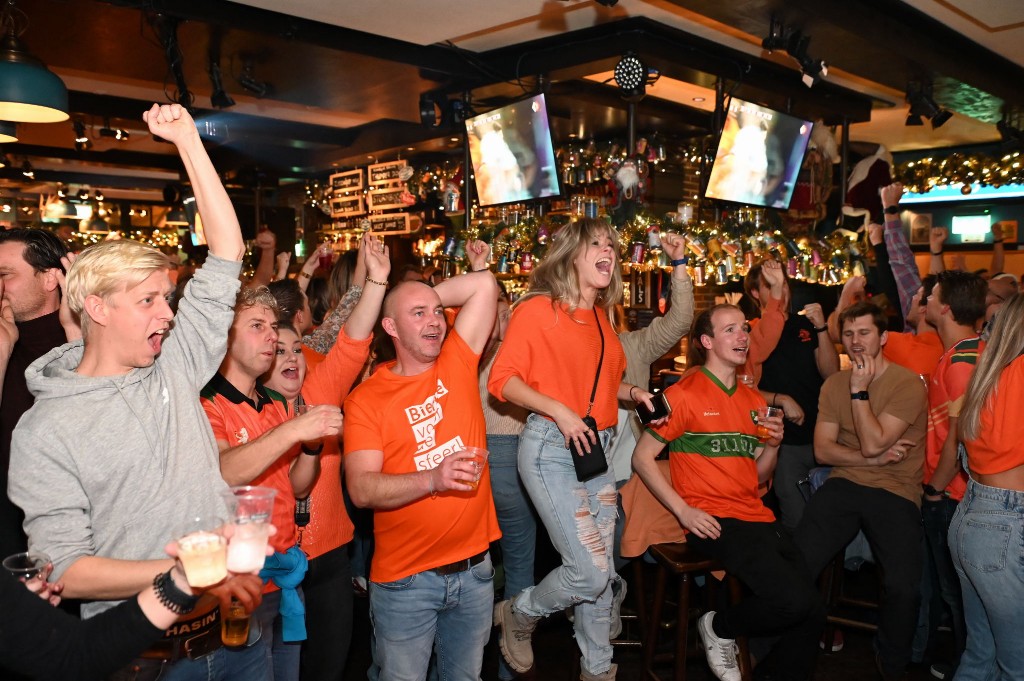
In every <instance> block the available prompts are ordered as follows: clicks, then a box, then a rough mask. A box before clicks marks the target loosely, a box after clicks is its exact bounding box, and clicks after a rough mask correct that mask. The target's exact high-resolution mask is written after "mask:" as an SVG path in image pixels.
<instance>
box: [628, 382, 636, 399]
mask: <svg viewBox="0 0 1024 681" xmlns="http://www.w3.org/2000/svg"><path fill="white" fill-rule="evenodd" d="M636 389H637V386H635V385H631V386H629V399H631V400H633V401H634V402H636V398H635V397H633V391H634V390H636Z"/></svg>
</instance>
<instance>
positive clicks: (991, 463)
mask: <svg viewBox="0 0 1024 681" xmlns="http://www.w3.org/2000/svg"><path fill="white" fill-rule="evenodd" d="M1022 406H1024V296H1022V295H1021V294H1017V295H1015V296H1013V297H1012V298H1010V299H1009V300H1008V301H1007V302H1006V303H1005V304H1004V306H1003V309H1002V311H1001V312H1000V313H999V315H998V316H997V317H996V323H995V326H994V327H993V330H992V335H991V337H990V339H989V342H988V345H987V346H986V348H985V352H983V353H981V358H980V359H979V360H978V365H977V367H975V369H974V373H973V374H972V375H971V380H970V383H968V384H967V393H966V395H965V396H964V405H963V408H962V409H961V410H960V439H961V441H962V442H963V443H964V445H965V447H966V449H967V457H966V462H965V467H966V468H967V469H968V472H969V473H970V476H971V477H970V480H969V481H968V483H967V492H966V493H965V494H964V498H963V500H962V501H961V502H960V505H959V506H958V507H957V509H956V515H954V516H953V521H952V523H950V526H949V548H950V552H951V553H952V555H953V564H954V566H955V567H956V571H957V575H958V576H959V577H960V586H961V590H962V593H963V601H964V619H965V620H966V622H967V648H966V650H964V653H963V655H962V656H961V658H960V666H959V667H958V668H957V672H956V678H957V679H958V680H963V681H967V680H973V679H978V680H981V679H1024V648H1021V645H1020V632H1021V629H1022V628H1024V611H1022V610H1021V607H1020V604H1021V602H1022V601H1024V562H1022V560H1021V550H1020V547H1021V546H1022V545H1024V511H1022V509H1024V449H1021V442H1022V441H1024V419H1022V418H1021V407H1022Z"/></svg>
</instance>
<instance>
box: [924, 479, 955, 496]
mask: <svg viewBox="0 0 1024 681" xmlns="http://www.w3.org/2000/svg"><path fill="white" fill-rule="evenodd" d="M921 489H923V490H924V493H925V494H927V495H928V496H930V497H948V496H949V492H948V491H946V490H944V489H943V490H937V489H935V488H934V487H932V485H931V483H927V482H926V483H924V484H923V485H921Z"/></svg>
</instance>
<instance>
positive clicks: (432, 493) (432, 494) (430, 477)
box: [427, 469, 437, 499]
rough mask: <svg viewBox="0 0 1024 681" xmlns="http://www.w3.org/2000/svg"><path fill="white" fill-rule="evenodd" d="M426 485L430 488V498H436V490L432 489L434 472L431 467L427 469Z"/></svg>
mask: <svg viewBox="0 0 1024 681" xmlns="http://www.w3.org/2000/svg"><path fill="white" fill-rule="evenodd" d="M427 486H428V487H429V488H430V498H431V499H434V498H436V497H437V492H436V491H435V490H434V473H433V470H432V469H431V470H429V471H427Z"/></svg>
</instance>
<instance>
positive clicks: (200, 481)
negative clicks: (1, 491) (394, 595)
mask: <svg viewBox="0 0 1024 681" xmlns="http://www.w3.org/2000/svg"><path fill="white" fill-rule="evenodd" d="M240 269H241V263H238V262H232V261H228V260H223V259H220V258H217V257H215V256H210V257H209V259H208V260H207V261H206V264H205V265H204V266H203V267H202V268H201V269H200V270H199V271H197V272H196V274H195V277H193V279H192V281H191V282H189V284H188V285H187V286H186V287H185V294H184V296H183V298H182V300H181V303H180V305H179V308H178V314H177V315H176V316H175V318H174V326H173V328H172V330H171V333H170V334H169V336H168V337H167V338H166V340H165V341H164V343H163V345H162V347H161V352H160V355H159V357H158V358H157V360H156V361H155V362H154V363H153V365H151V366H149V367H145V368H140V369H133V370H132V371H130V372H129V373H127V374H125V375H123V376H105V377H89V376H81V375H79V374H77V373H75V371H74V370H75V368H76V367H77V366H78V364H79V362H80V361H81V359H82V351H83V346H82V342H81V341H77V342H74V343H68V344H66V345H63V346H61V347H59V348H56V349H54V350H52V351H50V352H49V353H47V354H46V355H43V356H42V357H40V358H39V359H38V360H36V361H35V362H33V363H32V364H31V365H30V366H29V368H28V370H27V371H26V372H25V377H26V379H27V381H28V387H29V390H30V391H31V392H32V394H33V395H35V399H36V401H35V405H34V406H33V407H32V409H30V410H29V411H28V412H27V413H26V414H25V415H24V416H23V417H22V419H21V421H19V422H18V426H17V427H16V428H15V430H14V436H13V438H12V441H11V468H10V481H9V484H8V492H9V495H10V498H11V500H12V501H13V502H14V503H15V504H17V505H18V506H20V507H21V508H22V509H23V510H24V511H25V532H26V534H27V535H28V538H29V546H30V548H31V550H33V551H42V552H44V553H46V554H47V555H48V556H49V557H50V558H51V559H52V560H53V565H54V570H53V579H55V580H56V579H59V578H60V576H61V575H62V574H63V573H64V571H65V570H66V569H67V568H68V567H69V566H70V565H71V564H72V563H74V562H75V561H76V560H77V559H78V558H81V557H83V556H102V557H105V558H116V559H121V560H149V559H156V558H165V557H166V554H165V553H164V545H165V544H166V543H167V542H168V541H170V540H172V539H174V538H175V537H174V535H175V532H176V529H177V527H178V526H180V525H182V524H183V522H184V521H185V520H186V519H187V517H188V516H190V515H210V514H219V515H223V514H224V512H225V506H224V502H223V501H222V499H221V497H220V493H221V492H222V491H223V490H225V489H227V485H226V484H225V483H224V480H223V478H221V475H220V462H219V454H218V450H217V443H216V441H215V440H214V438H213V431H212V430H211V428H210V423H209V421H208V420H207V418H206V414H205V413H204V412H203V408H202V406H201V405H200V403H199V390H200V389H201V388H202V386H203V385H205V384H206V382H207V381H208V380H209V379H210V378H211V377H212V376H213V374H214V373H215V372H216V371H217V368H218V366H219V365H220V362H221V360H222V359H223V357H224V353H225V351H226V347H227V336H228V329H229V328H230V326H231V322H232V319H233V317H234V312H233V307H234V303H235V296H236V294H237V292H238V288H239V286H240V283H239V280H238V274H239V271H240ZM115 604H116V603H114V602H110V601H102V602H101V601H95V602H91V603H86V604H85V605H83V608H82V614H83V616H84V617H90V616H93V615H96V614H98V613H99V612H102V611H103V610H106V609H108V608H110V607H112V606H113V605H115Z"/></svg>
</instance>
